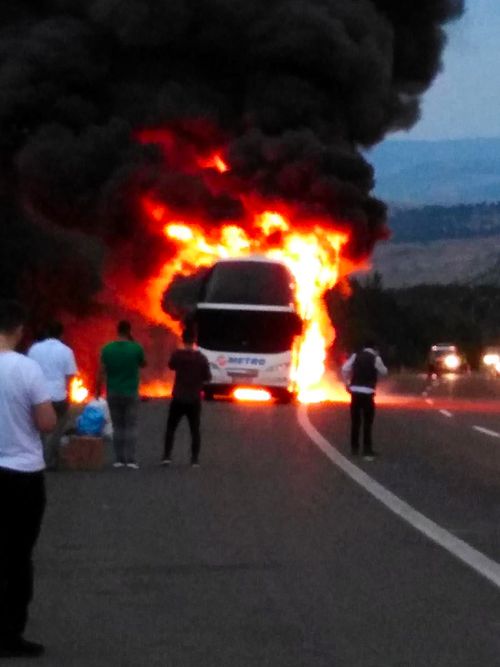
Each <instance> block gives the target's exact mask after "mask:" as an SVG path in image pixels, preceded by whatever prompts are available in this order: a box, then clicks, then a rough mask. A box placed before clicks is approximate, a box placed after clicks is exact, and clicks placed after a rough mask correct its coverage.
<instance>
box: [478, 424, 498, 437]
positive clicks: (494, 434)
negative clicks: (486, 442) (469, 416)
mask: <svg viewBox="0 0 500 667" xmlns="http://www.w3.org/2000/svg"><path fill="white" fill-rule="evenodd" d="M472 428H473V429H474V430H475V431H477V432H478V433H483V434H484V435H489V436H491V437H492V438H500V433H497V432H496V431H492V430H491V429H489V428H484V426H473V427H472Z"/></svg>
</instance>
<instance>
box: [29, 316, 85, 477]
mask: <svg viewBox="0 0 500 667" xmlns="http://www.w3.org/2000/svg"><path fill="white" fill-rule="evenodd" d="M63 332H64V328H63V325H62V324H61V323H60V322H52V324H50V325H49V326H48V328H47V337H46V338H45V339H44V340H42V341H41V342H39V343H35V344H34V345H32V346H31V347H30V349H29V350H28V357H29V358H30V359H33V361H36V362H37V363H38V364H39V366H40V368H41V369H42V372H43V374H44V376H45V379H46V380H47V383H48V386H49V390H50V396H51V400H52V405H53V407H54V410H55V411H56V415H57V425H56V428H55V429H54V431H53V432H52V433H50V434H49V435H48V436H47V437H45V438H44V440H43V442H44V449H45V463H46V464H47V468H48V469H49V470H54V469H55V468H56V467H57V464H58V458H59V444H60V441H61V436H62V434H63V431H64V427H65V425H66V421H67V415H68V409H69V402H68V396H69V386H70V383H71V380H72V379H73V378H74V376H75V375H76V373H77V368H76V361H75V355H74V354H73V350H72V349H71V348H70V347H68V346H67V345H65V344H64V343H63V342H62V340H61V338H62V335H63Z"/></svg>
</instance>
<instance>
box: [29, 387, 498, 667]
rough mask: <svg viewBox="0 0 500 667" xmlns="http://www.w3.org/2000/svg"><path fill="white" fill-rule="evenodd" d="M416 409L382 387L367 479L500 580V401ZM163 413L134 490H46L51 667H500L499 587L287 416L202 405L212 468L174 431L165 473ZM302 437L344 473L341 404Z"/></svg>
mask: <svg viewBox="0 0 500 667" xmlns="http://www.w3.org/2000/svg"><path fill="white" fill-rule="evenodd" d="M423 391H425V380H424V378H423V377H422V378H420V377H416V376H413V377H400V378H396V379H392V380H391V381H389V382H388V383H387V385H386V386H385V388H383V389H382V391H381V392H380V406H379V410H378V414H377V420H376V427H375V432H376V445H377V449H378V450H379V451H380V453H381V455H382V456H381V458H380V459H379V460H377V461H376V462H373V463H369V462H364V461H359V462H358V461H356V465H357V466H359V468H361V469H362V470H364V471H365V472H367V473H368V475H369V476H370V478H372V479H375V480H376V481H378V482H379V483H381V484H382V485H383V486H384V487H385V488H386V489H388V490H389V491H391V492H393V493H394V494H396V495H397V496H398V497H399V498H401V499H402V500H404V501H406V502H407V503H409V504H410V505H411V506H412V507H413V508H415V509H416V510H418V511H419V512H421V513H422V514H423V515H425V516H426V517H428V518H429V519H431V520H432V521H433V522H435V523H436V524H437V525H438V526H440V527H442V528H444V529H446V531H448V533H449V534H451V535H455V536H457V537H459V538H460V539H461V540H463V541H464V542H466V543H467V544H469V545H471V546H473V547H474V548H475V549H477V550H478V551H479V552H480V553H482V554H484V555H485V556H488V557H489V558H490V559H492V560H494V561H497V562H500V382H493V381H487V380H485V379H484V378H479V377H476V376H471V377H464V378H458V379H455V380H452V381H443V382H442V383H440V384H439V385H436V386H433V387H430V388H428V389H427V392H426V395H422V392H423ZM166 407H167V404H166V403H165V402H150V403H146V404H144V405H143V408H142V414H141V418H142V419H141V438H140V455H139V459H140V463H141V469H140V470H139V471H132V470H113V469H110V468H107V469H105V470H104V471H102V472H99V473H68V472H59V473H52V474H49V475H48V477H47V481H48V492H49V505H48V510H47V514H46V520H45V523H44V527H43V533H42V536H41V539H40V542H39V545H38V549H37V554H36V566H37V576H36V597H35V601H34V603H33V605H32V610H31V611H32V613H31V621H30V624H29V632H28V633H27V634H28V635H29V636H30V637H33V638H36V639H40V640H42V641H44V642H45V643H46V645H47V656H46V657H45V658H43V659H41V660H40V661H39V664H40V665H47V666H50V667H72V666H75V667H76V666H78V667H80V666H94V665H95V666H97V667H100V666H102V667H104V666H110V667H113V666H115V665H116V666H120V667H128V666H130V667H132V666H133V667H142V666H144V667H149V666H156V665H162V666H164V667H165V666H166V667H170V666H175V667H184V666H186V667H191V666H193V667H198V666H200V667H212V666H213V667H223V666H226V665H227V666H231V667H239V666H242V667H247V666H248V667H253V666H256V667H257V666H259V667H264V666H267V665H269V666H273V667H281V666H283V667H285V666H286V667H299V666H300V667H302V666H304V667H351V666H352V667H406V666H408V667H410V666H411V667H420V666H422V667H423V666H425V667H429V666H430V667H439V666H447V667H462V666H463V667H473V666H475V665H481V666H483V665H487V666H488V667H494V666H495V665H500V588H499V587H498V586H496V585H495V584H494V583H491V582H490V581H489V580H487V579H486V578H485V577H484V576H483V575H482V574H481V572H478V571H476V570H475V569H474V568H473V567H469V566H467V565H465V564H464V563H462V562H461V561H460V560H458V559H457V558H456V557H455V556H454V555H452V554H450V553H449V552H448V551H446V550H445V549H444V548H442V547H441V546H438V545H437V544H436V543H435V542H433V541H432V540H431V539H429V538H428V537H425V536H424V535H422V534H421V532H419V531H418V530H416V529H415V528H414V527H413V526H411V525H409V524H408V523H407V522H406V521H405V520H403V519H401V518H400V517H398V516H396V515H395V514H394V513H393V512H392V511H390V509H388V508H387V507H385V506H383V505H382V504H381V503H380V502H379V501H378V500H375V499H374V498H373V497H372V496H371V495H370V494H369V493H368V492H367V491H366V490H365V489H363V488H361V487H360V486H359V485H358V484H357V483H355V482H354V481H353V480H352V479H350V478H349V477H348V476H346V475H345V474H344V472H342V471H341V470H340V469H339V468H338V467H337V466H336V465H334V463H332V461H331V460H330V459H329V458H327V456H325V454H324V453H323V452H321V451H320V449H319V448H318V447H317V446H316V444H314V442H313V441H312V440H311V439H310V437H309V436H308V435H307V434H306V433H305V432H304V430H303V429H302V428H301V426H300V425H299V423H298V419H297V408H296V407H294V406H257V407H252V406H248V405H246V406H241V405H233V404H228V403H227V404H225V403H215V404H206V405H205V406H204V433H205V437H204V443H203V451H202V468H201V469H191V468H189V467H188V466H187V461H188V437H187V428H186V426H185V425H183V427H182V430H181V432H180V433H179V437H178V442H177V449H176V451H175V452H174V459H175V461H174V466H173V467H172V468H171V469H168V470H165V469H161V468H159V467H158V466H157V462H158V460H159V458H160V452H161V440H162V434H163V429H164V425H165V418H166ZM308 418H309V420H310V423H311V426H312V427H314V428H315V429H316V430H317V431H318V432H319V433H320V434H321V435H322V436H323V437H324V438H326V439H327V440H328V441H329V442H330V443H331V444H332V445H333V446H334V447H336V448H337V449H338V451H340V452H341V453H344V454H347V452H348V448H347V443H348V431H349V424H348V407H347V406H346V405H329V406H316V407H310V408H309V409H308ZM474 427H479V428H482V429H486V431H488V432H489V433H487V432H486V431H480V430H477V428H474ZM494 433H497V434H498V437H497V436H495V435H493V434H494ZM16 664H17V665H22V664H23V663H22V661H16ZM26 664H28V663H26ZM30 664H32V663H30Z"/></svg>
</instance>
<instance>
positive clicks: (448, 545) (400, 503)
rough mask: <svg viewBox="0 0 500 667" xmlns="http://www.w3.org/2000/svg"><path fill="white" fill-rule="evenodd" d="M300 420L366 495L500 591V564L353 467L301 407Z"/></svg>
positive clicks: (308, 433)
mask: <svg viewBox="0 0 500 667" xmlns="http://www.w3.org/2000/svg"><path fill="white" fill-rule="evenodd" d="M297 418H298V421H299V424H300V426H301V427H302V429H303V430H304V431H305V433H306V434H307V435H308V436H309V438H310V439H311V440H312V441H313V442H314V444H315V445H316V446H317V447H319V449H321V451H322V452H323V453H324V454H325V455H326V456H327V457H328V458H329V459H330V461H331V462H332V463H334V464H335V465H336V466H337V467H338V468H340V469H341V470H342V471H343V472H344V473H345V474H346V475H347V476H348V477H350V478H351V479H352V480H353V481H354V482H356V484H359V486H361V487H362V488H363V489H365V491H368V493H369V494H371V495H372V496H373V497H374V498H376V499H377V500H378V501H379V502H381V503H382V504H383V505H385V507H387V508H388V509H389V510H390V511H391V512H394V514H396V515H397V516H399V517H400V518H401V519H403V521H406V523H408V524H409V525H410V526H412V527H413V528H415V529H416V530H418V531H419V532H420V533H422V534H423V535H425V536H426V537H427V538H429V539H430V540H432V541H433V542H435V543H436V544H438V545H439V546H440V547H442V548H443V549H445V550H446V551H448V553H450V554H452V555H453V556H455V558H458V559H459V560H461V561H462V562H463V563H465V564H466V565H468V566H469V567H470V568H472V569H473V570H474V571H475V572H477V573H478V574H480V575H481V576H483V577H485V578H486V579H488V581H490V582H491V583H492V584H494V585H495V586H496V587H497V588H500V564H499V563H497V562H496V561H494V560H492V559H491V558H488V556H485V555H484V554H482V553H481V552H480V551H477V549H474V547H471V546H470V544H467V542H464V541H463V540H461V539H459V538H458V537H455V535H452V534H451V533H450V532H448V531H447V530H446V529H444V528H442V527H441V526H439V525H438V524H437V523H434V521H431V519H428V518H427V517H426V516H425V515H424V514H421V513H420V512H418V511H417V510H416V509H414V508H413V507H412V506H411V505H409V504H408V503H407V502H405V501H404V500H401V498H399V497H398V496H396V495H395V494H394V493H392V491H389V490H388V489H386V488H385V487H384V486H382V484H380V483H379V482H377V481H376V480H374V479H373V478H372V477H370V476H369V475H367V474H366V473H365V472H364V471H363V470H361V469H360V468H358V467H357V466H355V465H354V464H352V463H351V462H350V461H349V460H348V459H346V457H345V456H342V454H341V453H340V452H339V451H338V450H337V449H336V448H335V447H333V446H332V445H331V444H330V443H329V442H328V440H326V439H325V438H324V437H323V436H322V435H321V433H319V432H318V431H317V430H316V429H315V428H314V426H313V425H312V424H311V422H310V421H309V416H308V414H307V407H306V406H305V405H301V406H300V407H299V409H298V411H297ZM499 437H500V436H499Z"/></svg>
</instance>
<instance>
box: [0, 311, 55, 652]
mask: <svg viewBox="0 0 500 667" xmlns="http://www.w3.org/2000/svg"><path fill="white" fill-rule="evenodd" d="M24 321H25V313H24V311H23V309H22V307H21V306H20V305H19V304H18V303H16V302H15V301H9V300H0V658H12V657H23V656H24V657H36V656H39V655H42V653H43V651H44V648H43V646H42V645H41V644H37V643H35V642H31V641H28V640H27V639H25V638H24V629H25V627H26V622H27V620H28V607H29V604H30V601H31V598H32V595H33V562H32V553H33V549H34V547H35V544H36V541H37V539H38V534H39V532H40V526H41V523H42V518H43V513H44V509H45V480H44V474H43V470H44V468H45V462H44V459H43V447H42V441H41V438H40V433H41V432H42V433H50V431H52V429H53V428H54V427H55V425H56V413H55V411H54V408H53V407H52V402H51V393H50V388H49V386H48V383H47V382H46V379H45V378H44V376H43V372H42V369H41V368H40V366H39V365H38V364H37V363H36V361H33V360H32V359H28V358H27V357H25V356H24V355H22V354H18V353H17V352H16V351H15V349H16V347H17V345H18V343H19V341H20V340H21V337H22V335H23V325H24Z"/></svg>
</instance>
